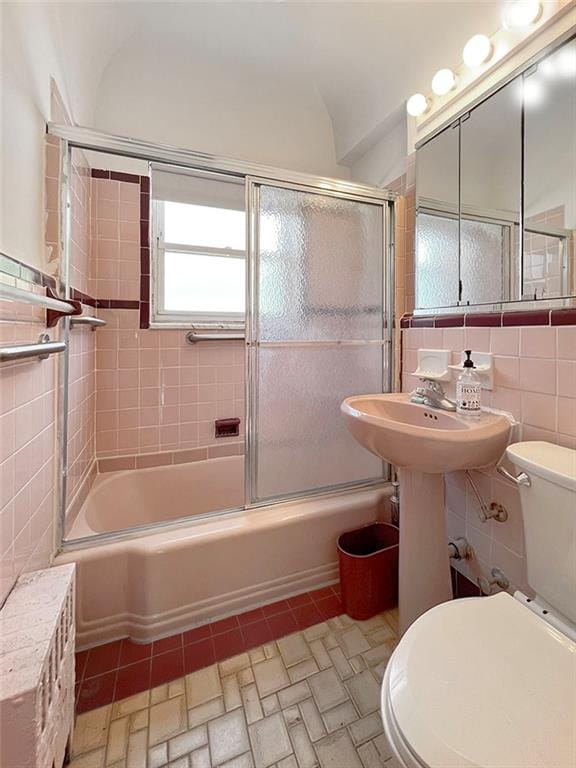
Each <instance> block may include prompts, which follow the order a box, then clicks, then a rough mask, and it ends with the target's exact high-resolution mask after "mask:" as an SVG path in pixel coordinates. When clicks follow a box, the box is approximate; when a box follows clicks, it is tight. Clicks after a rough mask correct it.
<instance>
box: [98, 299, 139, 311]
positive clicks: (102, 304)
mask: <svg viewBox="0 0 576 768" xmlns="http://www.w3.org/2000/svg"><path fill="white" fill-rule="evenodd" d="M96 307H97V308H98V309H138V308H139V307H140V302H139V301H138V300H137V299H96Z"/></svg>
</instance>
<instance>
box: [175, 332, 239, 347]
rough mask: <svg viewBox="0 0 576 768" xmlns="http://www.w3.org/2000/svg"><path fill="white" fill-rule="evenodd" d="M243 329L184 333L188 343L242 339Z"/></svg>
mask: <svg viewBox="0 0 576 768" xmlns="http://www.w3.org/2000/svg"><path fill="white" fill-rule="evenodd" d="M244 338H245V335H244V331H238V332H236V333H234V332H233V331H224V332H222V333H205V332H204V331H189V332H188V333H187V334H186V341H187V342H188V344H197V343H198V342H199V341H224V340H226V341H238V340H241V339H244Z"/></svg>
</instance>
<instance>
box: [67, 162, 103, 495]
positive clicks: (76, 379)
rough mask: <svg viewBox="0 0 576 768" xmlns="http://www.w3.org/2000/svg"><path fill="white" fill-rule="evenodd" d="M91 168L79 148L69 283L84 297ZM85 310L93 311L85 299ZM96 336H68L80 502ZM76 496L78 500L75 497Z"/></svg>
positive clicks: (83, 330)
mask: <svg viewBox="0 0 576 768" xmlns="http://www.w3.org/2000/svg"><path fill="white" fill-rule="evenodd" d="M91 181H92V180H91V178H90V168H89V167H88V164H87V162H86V160H85V158H84V156H83V155H82V154H81V153H80V152H75V153H74V155H73V163H72V165H71V184H70V193H71V195H70V267H69V269H70V283H71V285H72V286H74V288H75V289H76V290H77V291H78V292H80V294H81V296H82V298H83V299H84V301H85V302H86V301H89V297H92V296H93V295H94V289H95V285H96V268H95V267H96V265H95V264H94V262H93V260H92V258H91V253H92V245H91V238H90V210H91V198H92V184H91ZM82 306H83V312H84V313H85V314H94V307H92V306H90V305H89V304H86V303H84V304H83V305H82ZM96 339H97V337H96V334H95V333H93V332H92V330H91V329H90V327H88V326H76V327H73V328H71V330H70V334H69V340H68V348H69V370H68V382H69V390H68V441H67V446H68V476H67V499H68V501H69V502H70V503H72V502H74V501H75V502H76V505H77V504H78V502H81V501H82V497H83V496H84V495H85V494H86V493H87V490H88V488H89V486H90V483H91V480H92V479H93V477H94V472H95V460H96V429H95V416H94V414H95V405H96V369H95V365H96ZM77 496H78V498H77Z"/></svg>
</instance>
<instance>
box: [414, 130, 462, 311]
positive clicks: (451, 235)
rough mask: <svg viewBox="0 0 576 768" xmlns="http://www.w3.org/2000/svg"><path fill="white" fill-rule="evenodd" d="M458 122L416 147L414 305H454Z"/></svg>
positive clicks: (456, 289)
mask: <svg viewBox="0 0 576 768" xmlns="http://www.w3.org/2000/svg"><path fill="white" fill-rule="evenodd" d="M457 129H458V125H456V126H455V127H450V128H446V129H445V130H444V131H443V132H442V133H441V134H439V135H438V136H437V137H436V138H435V139H434V141H431V142H429V143H428V144H425V145H424V146H423V147H422V149H420V150H419V151H418V162H417V164H416V174H417V177H416V191H417V200H416V306H417V307H426V308H427V309H430V308H432V307H445V306H456V305H457V304H458V283H457V282H453V281H450V280H448V279H447V277H448V276H449V275H454V274H456V273H457V272H458V130H457Z"/></svg>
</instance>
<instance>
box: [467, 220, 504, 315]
mask: <svg viewBox="0 0 576 768" xmlns="http://www.w3.org/2000/svg"><path fill="white" fill-rule="evenodd" d="M508 232H509V227H504V226H502V225H501V224H491V223H488V222H485V221H470V220H469V219H462V221H461V231H460V237H461V244H462V256H461V260H460V279H461V280H462V302H463V303H464V304H466V303H469V304H486V303H490V302H494V301H505V300H506V299H507V298H508V297H507V295H506V279H505V272H506V266H507V264H508V263H509V255H508V253H509V236H508Z"/></svg>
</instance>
